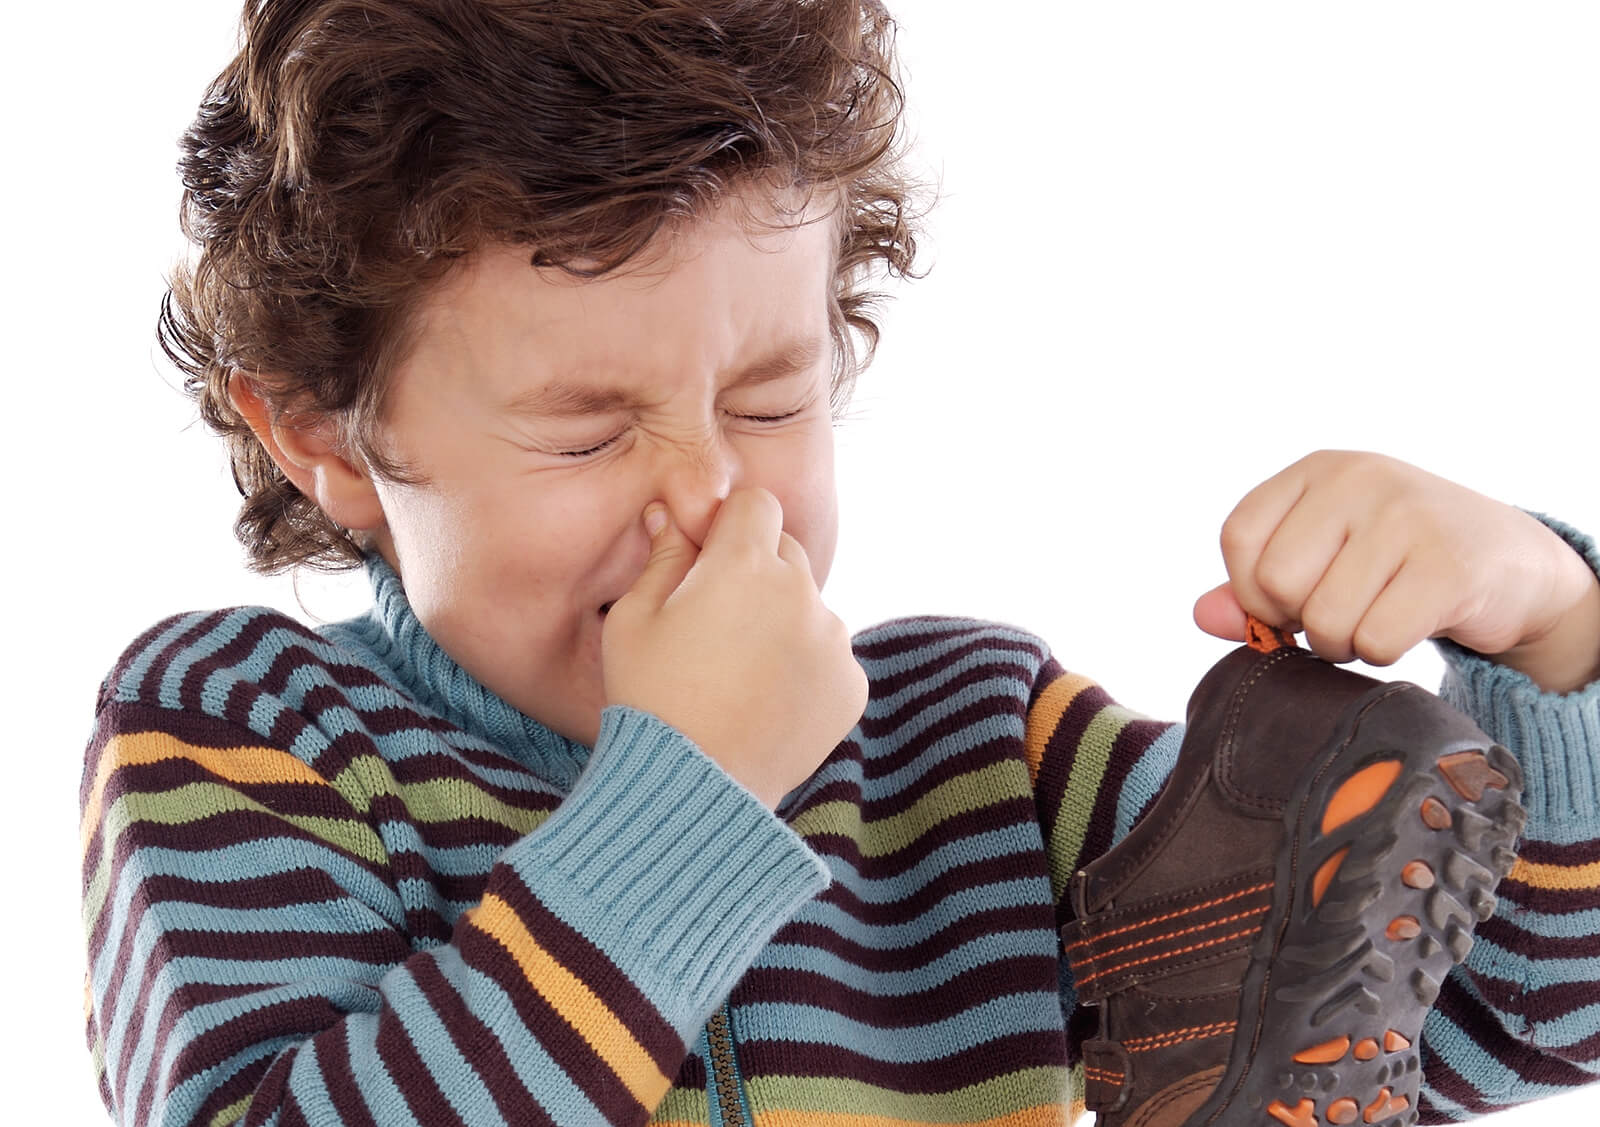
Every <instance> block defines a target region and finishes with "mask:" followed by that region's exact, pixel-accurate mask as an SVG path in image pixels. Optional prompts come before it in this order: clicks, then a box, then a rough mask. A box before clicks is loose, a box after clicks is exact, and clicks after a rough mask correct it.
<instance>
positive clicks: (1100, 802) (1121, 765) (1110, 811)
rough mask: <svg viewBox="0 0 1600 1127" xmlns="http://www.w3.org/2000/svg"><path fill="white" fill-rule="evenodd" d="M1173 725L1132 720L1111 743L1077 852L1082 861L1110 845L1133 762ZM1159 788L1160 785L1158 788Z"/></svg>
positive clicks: (1095, 855) (1096, 854) (1153, 721)
mask: <svg viewBox="0 0 1600 1127" xmlns="http://www.w3.org/2000/svg"><path fill="white" fill-rule="evenodd" d="M1173 726H1174V725H1172V724H1168V723H1165V722H1163V721H1159V720H1130V721H1129V722H1128V723H1127V724H1125V725H1123V727H1122V730H1121V731H1120V732H1118V733H1117V737H1116V739H1115V740H1114V741H1112V744H1111V758H1110V761H1109V762H1108V763H1107V764H1106V771H1105V774H1104V775H1103V776H1102V777H1101V781H1100V787H1099V789H1098V790H1097V791H1096V792H1095V797H1094V809H1093V811H1092V812H1091V813H1090V815H1089V826H1088V829H1087V830H1086V831H1085V832H1084V836H1083V849H1082V850H1081V851H1080V853H1079V854H1078V856H1079V858H1080V862H1079V863H1080V864H1082V863H1086V862H1088V861H1091V860H1093V859H1094V858H1096V857H1099V856H1100V855H1101V854H1103V853H1105V852H1106V851H1107V850H1108V849H1110V848H1111V844H1112V842H1111V838H1112V835H1113V833H1114V831H1115V830H1116V823H1117V804H1118V803H1119V802H1120V801H1121V800H1122V788H1123V787H1124V785H1126V783H1127V781H1128V776H1129V775H1130V774H1132V772H1133V766H1134V764H1135V763H1137V762H1138V761H1139V758H1140V757H1141V756H1142V755H1144V753H1145V752H1146V751H1148V750H1150V745H1151V744H1153V743H1155V742H1156V740H1157V739H1159V738H1160V737H1161V736H1163V735H1164V734H1165V733H1166V732H1167V730H1168V729H1169V728H1172V727H1173ZM1158 789H1159V788H1158Z"/></svg>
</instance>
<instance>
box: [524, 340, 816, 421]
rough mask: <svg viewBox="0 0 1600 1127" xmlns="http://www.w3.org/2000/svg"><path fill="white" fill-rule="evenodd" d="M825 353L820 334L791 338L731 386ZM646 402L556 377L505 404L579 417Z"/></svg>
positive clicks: (791, 369)
mask: <svg viewBox="0 0 1600 1127" xmlns="http://www.w3.org/2000/svg"><path fill="white" fill-rule="evenodd" d="M821 354H822V342H821V341H820V340H818V339H816V338H811V339H808V340H795V341H789V342H787V343H785V344H783V345H780V346H779V347H778V348H777V349H775V350H773V351H772V352H769V353H768V354H767V355H765V356H763V357H761V358H760V359H758V360H755V361H753V362H752V363H750V364H747V365H746V366H745V367H744V369H743V370H742V371H741V372H740V373H739V375H738V376H737V377H736V378H735V379H733V380H732V381H731V382H730V383H729V384H728V386H729V387H754V386H757V385H759V384H764V383H771V382H772V381H773V380H781V379H784V378H786V377H788V376H792V375H796V374H798V373H800V372H804V371H806V370H807V369H808V368H810V367H811V366H812V365H813V364H815V363H816V362H817V360H818V358H819V357H820V356H821ZM642 406H644V401H643V400H642V399H640V398H639V397H638V396H637V395H635V394H634V393H633V392H632V391H630V390H628V389H627V388H621V387H594V386H591V385H590V384H586V383H581V382H577V381H572V380H554V381H552V382H550V383H548V384H545V385H544V386H543V387H540V388H536V389H534V390H532V391H525V392H523V393H521V394H520V395H516V396H513V397H512V398H511V399H509V400H507V401H506V402H505V403H503V404H501V406H500V410H501V411H503V412H505V413H507V414H511V415H519V416H536V417H541V418H576V417H581V416H584V415H603V414H606V413H608V412H611V411H619V410H623V409H629V408H636V407H642Z"/></svg>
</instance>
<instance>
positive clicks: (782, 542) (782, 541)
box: [778, 531, 811, 575]
mask: <svg viewBox="0 0 1600 1127" xmlns="http://www.w3.org/2000/svg"><path fill="white" fill-rule="evenodd" d="M778 557H779V558H780V559H782V560H783V562H784V563H787V564H791V565H793V566H794V567H797V568H799V569H800V570H801V571H803V572H805V573H806V574H807V575H810V574H811V557H810V556H808V555H806V549H805V545H803V544H801V543H800V541H798V540H796V539H795V538H794V537H793V536H790V535H789V534H788V533H787V532H783V531H779V533H778Z"/></svg>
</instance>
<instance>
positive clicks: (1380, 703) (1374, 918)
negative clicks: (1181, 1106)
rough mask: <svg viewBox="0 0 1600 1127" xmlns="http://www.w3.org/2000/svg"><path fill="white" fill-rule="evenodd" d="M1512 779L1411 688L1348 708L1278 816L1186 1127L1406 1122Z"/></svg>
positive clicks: (1461, 724)
mask: <svg viewBox="0 0 1600 1127" xmlns="http://www.w3.org/2000/svg"><path fill="white" fill-rule="evenodd" d="M1521 795H1522V772H1521V769H1520V768H1519V767H1518V766H1517V763H1516V761H1515V760H1514V759H1513V758H1512V757H1511V755H1510V754H1509V753H1508V752H1507V751H1506V750H1505V749H1504V748H1503V747H1500V746H1499V745H1497V744H1495V743H1493V741H1491V740H1490V739H1489V738H1488V737H1487V736H1485V735H1484V734H1483V733H1482V732H1481V731H1479V729H1478V728H1477V726H1476V725H1474V724H1473V723H1472V721H1471V720H1470V719H1469V718H1467V717H1465V716H1463V715H1461V714H1460V713H1459V712H1456V711H1455V710H1454V709H1451V708H1449V707H1448V706H1447V705H1445V704H1443V703H1442V702H1441V701H1439V700H1438V699H1437V698H1436V697H1434V696H1433V695H1431V694H1429V693H1426V692H1424V691H1423V690H1421V689H1419V688H1417V687H1416V686H1415V685H1410V684H1405V683H1395V684H1389V685H1383V686H1381V687H1379V688H1377V689H1375V690H1374V691H1373V692H1372V693H1371V694H1369V695H1368V696H1367V697H1364V698H1362V700H1361V701H1359V702H1357V703H1356V704H1354V705H1352V707H1351V708H1350V709H1349V710H1348V711H1347V713H1346V719H1345V722H1344V724H1343V731H1341V732H1338V733H1336V734H1335V735H1334V737H1333V738H1332V739H1330V740H1329V741H1328V742H1327V743H1326V744H1325V745H1324V751H1323V753H1322V755H1321V757H1320V765H1319V767H1318V769H1316V770H1314V771H1310V772H1308V773H1307V776H1306V778H1304V779H1303V780H1302V781H1301V783H1300V785H1299V787H1298V788H1297V790H1296V792H1295V794H1294V796H1293V799H1292V800H1291V802H1290V803H1289V804H1288V806H1287V807H1286V812H1285V814H1284V823H1285V829H1286V835H1285V842H1286V846H1285V848H1284V849H1283V851H1282V855H1281V856H1280V858H1279V861H1278V870H1277V891H1276V893H1275V899H1274V902H1273V906H1272V911H1271V914H1270V915H1269V916H1268V917H1267V920H1266V924H1265V926H1264V928H1263V930H1262V934H1261V938H1260V940H1259V941H1258V942H1257V944H1256V947H1255V948H1254V949H1253V951H1252V953H1251V962H1250V968H1249V970H1248V972H1247V973H1246V976H1245V980H1244V991H1243V994H1242V999H1243V1000H1242V1001H1241V1011H1242V1012H1241V1013H1240V1016H1239V1025H1238V1030H1237V1033H1236V1040H1235V1043H1234V1048H1233V1052H1232V1055H1231V1057H1230V1059H1229V1063H1228V1066H1227V1070H1226V1071H1225V1072H1224V1074H1223V1076H1222V1078H1221V1080H1220V1082H1219V1083H1218V1085H1217V1087H1216V1089H1215V1090H1214V1091H1213V1092H1212V1094H1211V1096H1210V1097H1209V1098H1208V1099H1207V1101H1206V1103H1205V1104H1203V1105H1201V1107H1200V1108H1199V1109H1197V1110H1196V1111H1195V1112H1194V1113H1193V1114H1192V1115H1190V1116H1189V1117H1188V1119H1187V1120H1186V1121H1185V1124H1186V1127H1207V1125H1208V1127H1244V1125H1246V1124H1250V1125H1264V1127H1275V1125H1277V1124H1283V1125H1285V1127H1324V1125H1327V1124H1332V1125H1335V1127H1343V1125H1345V1124H1362V1125H1364V1127H1386V1125H1387V1127H1392V1125H1394V1124H1411V1123H1415V1122H1416V1120H1417V1094H1418V1090H1419V1088H1420V1086H1421V1066H1420V1060H1419V1055H1418V1049H1417V1044H1418V1041H1419V1039H1420V1037H1421V1032H1422V1021H1423V1018H1424V1017H1425V1016H1426V1015H1427V1012H1428V1009H1429V1008H1430V1007H1431V1006H1432V1005H1433V1002H1434V999H1435V998H1436V997H1437V996H1438V993H1439V988H1440V984H1441V983H1442V982H1443V980H1444V977H1445V975H1446V974H1447V973H1448V972H1449V970H1450V968H1451V966H1452V965H1454V964H1456V963H1460V962H1461V961H1462V960H1464V959H1465V958H1466V957H1467V952H1468V951H1469V950H1470V949H1471V947H1472V932H1473V930H1474V928H1476V926H1477V924H1478V923H1479V922H1480V921H1482V920H1486V919H1488V918H1489V916H1491V915H1492V914H1493V913H1494V908H1495V898H1494V894H1493V890H1494V887H1495V885H1496V884H1497V883H1498V882H1499V880H1500V879H1501V878H1502V877H1504V876H1505V875H1506V874H1507V873H1508V872H1509V871H1510V870H1511V866H1512V864H1513V862H1514V861H1515V859H1516V857H1515V853H1514V852H1513V846H1514V843H1515V841H1516V838H1517V835H1518V834H1519V833H1520V832H1521V829H1522V825H1523V822H1524V820H1525V814H1524V811H1523V809H1522V807H1521V806H1520V805H1519V804H1518V800H1519V799H1520V798H1521Z"/></svg>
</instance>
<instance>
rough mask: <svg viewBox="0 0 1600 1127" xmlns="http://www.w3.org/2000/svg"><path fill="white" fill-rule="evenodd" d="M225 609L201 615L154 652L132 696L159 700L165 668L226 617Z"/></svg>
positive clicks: (134, 687)
mask: <svg viewBox="0 0 1600 1127" xmlns="http://www.w3.org/2000/svg"><path fill="white" fill-rule="evenodd" d="M229 613H230V612H229V611H227V610H215V611H212V612H211V613H210V614H205V615H201V616H200V618H199V619H198V620H196V622H195V623H194V625H192V626H190V627H189V628H188V629H187V630H185V631H184V632H183V633H181V634H179V635H178V636H177V637H176V638H174V639H173V640H172V641H170V642H168V643H167V644H166V645H165V646H164V647H163V648H162V649H161V650H160V651H158V652H157V653H156V656H155V659H154V660H153V661H151V662H150V664H149V665H148V666H146V667H145V673H144V680H142V681H140V682H139V683H138V684H137V685H135V686H133V691H134V696H136V697H137V698H138V699H139V700H147V701H159V700H160V699H161V681H162V677H163V676H164V675H165V674H166V672H167V668H168V667H169V666H170V665H171V664H172V661H173V659H174V658H175V657H177V656H178V655H179V654H181V653H183V652H184V650H186V649H187V648H188V647H189V646H192V645H193V644H194V643H195V642H198V641H199V640H200V639H201V638H204V637H205V636H206V635H207V634H209V633H211V631H212V630H213V629H215V628H216V626H217V624H218V623H220V622H221V621H222V620H223V619H225V618H227V616H228V614H229Z"/></svg>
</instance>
